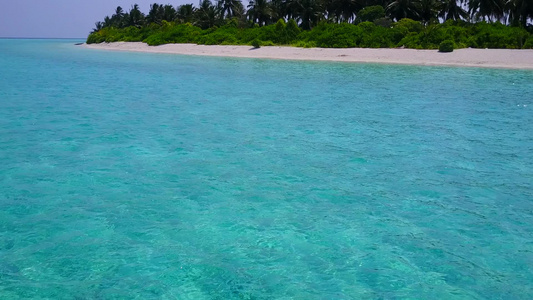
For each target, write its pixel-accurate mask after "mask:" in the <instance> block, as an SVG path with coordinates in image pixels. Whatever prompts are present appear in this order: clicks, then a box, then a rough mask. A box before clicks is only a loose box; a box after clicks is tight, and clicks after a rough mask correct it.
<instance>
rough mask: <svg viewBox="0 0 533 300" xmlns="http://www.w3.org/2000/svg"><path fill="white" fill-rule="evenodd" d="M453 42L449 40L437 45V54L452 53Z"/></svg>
mask: <svg viewBox="0 0 533 300" xmlns="http://www.w3.org/2000/svg"><path fill="white" fill-rule="evenodd" d="M453 47H454V44H453V41H451V40H445V41H442V43H440V45H439V52H453Z"/></svg>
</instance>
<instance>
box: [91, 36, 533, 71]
mask: <svg viewBox="0 0 533 300" xmlns="http://www.w3.org/2000/svg"><path fill="white" fill-rule="evenodd" d="M83 47H86V48H90V49H102V50H117V51H134V52H149V53H167V54H182V55H202V56H221V57H242V58H263V59H286V60H310V61H339V62H354V63H384V64H407V65H427V66H459V67H485V68H506V69H529V70H533V49H527V50H514V49H472V48H466V49H457V50H454V51H453V52H451V53H440V52H438V51H437V50H415V49H390V48H377V49H369V48H343V49H331V48H327V49H326V48H297V47H282V46H266V47H261V48H257V49H254V48H252V47H250V46H220V45H215V46H206V45H195V44H166V45H160V46H148V45H147V44H145V43H141V42H115V43H101V44H84V45H83Z"/></svg>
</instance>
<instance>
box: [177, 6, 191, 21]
mask: <svg viewBox="0 0 533 300" xmlns="http://www.w3.org/2000/svg"><path fill="white" fill-rule="evenodd" d="M195 13H196V8H195V7H194V6H193V5H192V4H184V5H180V6H179V7H178V11H177V12H176V15H177V19H178V20H179V21H180V22H182V23H191V22H192V21H193V18H194V14H195Z"/></svg>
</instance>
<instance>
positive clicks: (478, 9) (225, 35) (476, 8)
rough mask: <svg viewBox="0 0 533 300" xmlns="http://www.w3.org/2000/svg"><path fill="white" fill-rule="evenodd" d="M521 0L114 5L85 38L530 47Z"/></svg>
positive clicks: (222, 0)
mask: <svg viewBox="0 0 533 300" xmlns="http://www.w3.org/2000/svg"><path fill="white" fill-rule="evenodd" d="M532 18H533V2H532V1H527V0H508V1H505V0H467V1H464V2H463V1H456V0H392V1H366V0H365V1H359V0H270V1H269V0H251V1H250V3H249V5H248V7H247V9H245V7H244V5H243V3H242V2H241V1H240V0H219V1H218V2H217V3H216V4H213V3H212V2H211V1H210V0H202V1H200V3H199V7H195V6H194V5H193V4H185V5H180V6H178V7H176V8H175V7H174V6H172V5H170V4H166V5H162V4H157V3H154V4H152V5H150V10H149V12H148V13H147V14H145V13H143V12H142V11H141V10H140V9H139V6H138V5H137V4H135V5H133V6H132V7H131V9H130V10H129V11H128V12H126V11H124V10H123V9H122V8H121V7H120V6H119V7H117V8H116V10H115V12H114V13H113V14H112V15H111V16H106V17H105V18H104V20H103V21H100V22H96V24H95V28H94V29H93V31H92V32H91V33H90V34H89V36H88V38H87V44H92V43H102V42H106V43H110V42H121V41H122V42H144V43H146V44H148V45H151V46H155V45H162V44H171V43H192V44H198V45H252V46H254V47H256V48H258V47H260V46H275V45H284V46H296V47H304V48H311V47H312V48H314V47H319V48H353V47H358V48H396V47H402V48H412V49H440V50H441V51H444V52H450V51H453V49H457V48H498V49H532V48H533V26H532V25H531V24H529V22H530V21H531V19H532Z"/></svg>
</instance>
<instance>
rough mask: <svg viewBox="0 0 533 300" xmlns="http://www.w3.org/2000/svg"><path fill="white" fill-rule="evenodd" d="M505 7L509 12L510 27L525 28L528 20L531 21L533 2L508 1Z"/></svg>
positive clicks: (529, 0)
mask: <svg viewBox="0 0 533 300" xmlns="http://www.w3.org/2000/svg"><path fill="white" fill-rule="evenodd" d="M505 7H506V8H507V11H508V12H509V22H510V23H511V24H512V25H515V26H516V25H520V26H522V27H526V25H527V20H528V18H529V19H533V1H531V0H508V1H507V2H506V3H505Z"/></svg>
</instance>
